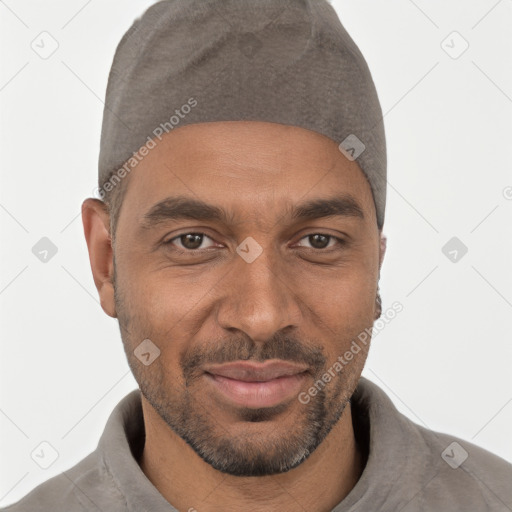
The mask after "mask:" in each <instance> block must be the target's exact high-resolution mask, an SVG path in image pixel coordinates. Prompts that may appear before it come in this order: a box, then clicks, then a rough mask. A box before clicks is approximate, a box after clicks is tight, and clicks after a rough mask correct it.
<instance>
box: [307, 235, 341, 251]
mask: <svg viewBox="0 0 512 512" xmlns="http://www.w3.org/2000/svg"><path fill="white" fill-rule="evenodd" d="M301 240H307V241H308V243H309V244H310V245H309V247H310V248H312V249H319V250H322V249H326V248H330V247H332V246H333V244H331V245H329V244H330V242H334V243H336V242H337V243H338V244H339V245H342V244H343V242H344V241H343V240H342V239H341V238H338V237H335V236H332V235H325V234H322V233H314V234H312V235H307V236H305V237H303V238H302V239H301ZM303 247H308V246H307V245H306V246H303Z"/></svg>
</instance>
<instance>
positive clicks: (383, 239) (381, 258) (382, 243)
mask: <svg viewBox="0 0 512 512" xmlns="http://www.w3.org/2000/svg"><path fill="white" fill-rule="evenodd" d="M387 242H388V240H387V238H386V236H385V235H384V234H383V233H382V232H381V233H380V251H379V275H380V269H381V267H382V262H383V261H384V255H385V254H386V247H387Z"/></svg>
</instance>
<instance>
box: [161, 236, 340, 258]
mask: <svg viewBox="0 0 512 512" xmlns="http://www.w3.org/2000/svg"><path fill="white" fill-rule="evenodd" d="M185 235H202V236H203V237H206V238H209V239H210V240H213V239H212V238H211V237H210V236H208V235H207V234H206V233H201V232H196V231H189V232H186V233H181V234H179V235H177V236H175V237H173V238H171V239H169V240H167V241H166V242H163V244H164V245H170V246H171V245H172V243H173V242H174V241H175V240H179V239H180V238H181V237H182V236H185ZM313 235H322V236H325V237H327V238H329V239H333V240H336V242H337V243H338V245H339V246H343V245H345V243H346V241H345V240H344V239H343V238H339V237H337V236H334V235H328V234H326V233H309V234H307V235H304V236H303V237H302V238H300V240H303V239H304V238H308V237H310V236H313ZM300 240H299V241H300ZM213 248H214V247H208V248H206V249H187V248H182V247H175V248H174V250H175V251H176V252H179V253H187V254H193V253H200V252H201V251H207V250H209V249H213ZM306 249H310V250H313V251H321V252H329V250H330V249H331V250H332V249H333V248H332V247H326V248H324V249H316V248H315V247H306Z"/></svg>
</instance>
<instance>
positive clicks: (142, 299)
mask: <svg viewBox="0 0 512 512" xmlns="http://www.w3.org/2000/svg"><path fill="white" fill-rule="evenodd" d="M125 179H126V180H128V181H127V182H126V183H125V186H127V187H128V188H127V190H126V195H125V197H124V201H123V204H122V207H121V211H120V216H119V223H118V226H117V232H116V242H115V246H114V248H112V245H111V238H110V234H109V216H108V212H107V210H106V209H105V206H104V204H103V203H102V202H101V201H99V200H97V199H94V198H88V199H86V200H85V201H84V203H83V205H82V219H83V225H84V233H85V237H86V240H87V245H88V249H89V257H90V262H91V268H92V272H93V276H94V281H95V284H96V287H97V289H98V292H99V296H100V300H101V306H102V308H103V310H104V311H105V313H107V314H108V315H109V316H111V317H113V318H117V319H118V321H119V325H120V330H121V336H122V340H123V344H124V348H125V352H126V356H127V359H128V363H129V365H130V368H131V370H132V372H133V374H134V377H135V379H136V380H137V382H138V384H139V387H140V389H141V392H142V406H143V413H144V422H145V429H146V443H145V446H144V450H143V453H142V456H141V458H140V460H139V464H140V466H141V469H142V470H143V471H144V473H145V474H146V476H147V477H148V478H149V479H150V480H151V482H152V483H153V484H154V485H155V487H156V488H157V489H158V490H159V491H160V493H161V494H162V495H163V496H164V497H165V498H166V499H167V500H168V501H169V502H170V503H172V505H173V506H175V507H176V508H178V509H179V510H190V509H192V510H193V509H196V510H197V511H198V512H210V511H223V512H226V511H235V510H237V511H238V510H247V511H250V510H265V511H278V510H279V511H280V512H286V511H292V510H293V511H296V510H302V509H303V510H315V511H330V510H331V509H332V508H333V507H334V506H335V505H336V504H338V503H339V502H340V501H341V500H342V499H343V498H344V497H345V496H346V495H347V494H348V493H349V492H350V490H351V489H352V488H353V487H354V485H355V484H356V482H357V480H358V479H359V477H360V475H361V473H362V471H363V469H364V464H365V460H364V457H363V455H362V450H361V449H360V448H359V447H358V445H357V443H356V441H355V437H354V427H353V420H352V411H351V406H350V397H351V395H352V394H353V392H354V390H355V388H356V386H357V382H358V380H359V377H360V375H361V372H362V369H363V366H364V363H365V361H366V358H367V354H368V348H369V344H368V345H367V346H365V347H363V349H362V350H361V351H360V352H359V353H357V354H356V355H355V356H354V358H353V359H352V361H350V364H347V365H346V366H344V367H343V370H342V371H339V372H336V373H335V377H334V378H332V380H331V381H330V382H329V383H327V384H326V385H325V387H324V388H323V389H322V390H321V391H319V392H318V393H317V394H316V395H315V396H311V400H310V401H309V402H308V403H307V404H305V403H301V401H299V400H298V397H297V396H294V397H293V398H292V399H290V400H287V401H285V402H282V403H281V404H279V405H278V406H276V407H269V408H259V409H254V408H248V407H243V406H236V405H234V404H232V403H231V402H229V401H228V400H226V399H225V398H224V397H223V396H222V395H221V394H219V392H218V391H217V390H216V389H214V387H213V386H212V385H211V383H210V382H209V381H208V380H207V379H206V378H205V373H204V365H206V364H207V363H212V362H215V363H218V362H227V361H235V360H241V359H244V360H245V359H249V360H251V361H265V360H268V359H282V360H285V361H292V362H300V363H306V364H307V365H308V369H309V373H308V375H307V377H306V379H305V380H304V383H303V386H302V388H301V391H307V390H308V389H309V388H310V387H311V386H312V385H313V384H314V383H315V382H316V381H317V380H318V379H319V378H320V377H321V376H322V374H324V373H325V372H326V371H327V370H328V368H330V367H332V365H333V364H334V363H335V361H336V360H337V358H338V357H339V356H340V355H343V354H344V353H345V352H346V351H347V350H348V349H349V348H350V344H351V342H352V340H354V339H356V337H357V335H358V334H359V333H360V332H362V331H363V330H364V329H365V328H368V327H371V326H372V325H373V321H374V319H375V318H376V317H378V314H379V313H378V307H377V303H376V295H377V285H378V279H379V274H380V266H381V264H382V260H383V257H384V253H385V247H386V245H385V243H386V240H385V237H384V236H383V235H382V233H381V232H380V231H379V230H378V228H377V222H376V215H375V206H374V203H373V198H372V194H371V189H370V186H369V184H368V182H367V181H366V178H365V176H364V174H363V173H362V171H361V169H360V168H359V166H358V165H357V163H356V162H351V161H349V160H348V159H346V158H345V157H344V156H343V154H342V153H341V152H340V151H339V150H338V147H337V144H336V143H335V142H334V141H332V140H331V139H329V138H328V137H325V136H323V135H320V134H318V133H315V132H312V131H309V130H305V129H302V128H299V127H295V126H285V125H280V124H277V123H265V122H255V121H251V122H248V121H231V122H217V123H202V124H196V125H187V126H183V127H181V128H179V129H177V130H175V131H173V132H170V133H169V134H167V135H166V136H165V138H164V139H163V141H162V142H161V143H159V144H158V145H157V147H156V148H154V149H153V150H151V152H150V153H149V154H148V156H146V157H145V158H144V160H143V161H141V162H140V163H139V164H138V165H137V166H136V167H135V168H134V170H132V171H131V173H130V174H129V175H128V177H127V178H125ZM347 194H349V195H350V196H351V197H352V198H353V199H354V200H355V201H356V202H357V203H358V204H359V206H360V208H361V210H362V212H363V217H364V218H360V217H358V216H355V215H343V216H330V217H323V218H316V219H305V220H304V219H302V220H298V219H293V218H292V217H291V216H290V214H289V212H290V211H291V209H292V208H293V207H294V206H296V205H297V204H298V203H302V202H304V201H306V200H311V199H330V198H333V197H341V196H346V195H347ZM178 195H179V196H184V197H187V198H191V199H197V200H202V201H205V202H207V203H209V204H211V205H214V206H217V207H222V208H223V209H225V210H226V211H227V212H229V216H228V219H226V222H221V221H217V220H204V219H201V220H188V219H180V220H176V219H174V220H173V219H167V220H165V221H162V222H159V223H158V224H156V225H154V226H152V227H151V228H145V229H144V228H143V227H142V220H143V216H144V214H145V213H146V212H148V211H149V210H150V209H151V208H152V207H153V205H155V204H156V203H158V202H159V201H161V200H163V199H165V198H167V197H170V196H178ZM187 233H202V234H204V235H206V236H203V237H201V236H199V237H194V236H192V237H191V236H190V235H189V237H183V236H182V237H181V238H180V236H178V235H186V234H187ZM314 235H317V237H316V238H315V236H314ZM318 235H324V237H322V236H320V238H318ZM247 237H252V238H253V239H254V240H255V241H256V242H257V243H258V244H259V246H260V247H261V249H262V253H261V254H260V255H259V256H258V257H257V258H256V259H255V260H254V261H252V262H251V263H248V262H247V261H245V260H244V259H243V258H242V257H240V255H239V254H238V253H237V251H236V248H237V246H239V245H240V244H241V243H242V242H243V241H244V240H245V239H246V238H247ZM325 237H326V238H325ZM334 237H339V238H341V239H342V240H343V241H344V242H343V243H339V242H337V240H336V239H335V238H334ZM170 240H173V241H172V242H171V243H170V244H165V242H169V241H170ZM180 249H181V250H182V251H185V254H181V253H179V252H178V251H179V250H180ZM145 339H150V340H151V341H152V343H154V345H155V346H157V347H158V349H159V350H160V354H159V356H158V357H157V358H156V359H155V360H154V361H153V362H152V363H151V364H149V365H147V366H146V365H144V364H142V363H141V361H140V360H139V359H138V358H137V357H136V356H135V355H134V350H135V349H136V348H137V346H138V345H139V344H140V343H141V342H142V340H145Z"/></svg>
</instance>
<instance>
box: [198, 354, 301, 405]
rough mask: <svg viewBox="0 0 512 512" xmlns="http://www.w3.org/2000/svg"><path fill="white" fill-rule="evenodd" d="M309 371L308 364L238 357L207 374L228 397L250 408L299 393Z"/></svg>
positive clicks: (273, 403)
mask: <svg viewBox="0 0 512 512" xmlns="http://www.w3.org/2000/svg"><path fill="white" fill-rule="evenodd" d="M308 374H309V372H308V370H307V368H306V367H304V366H299V365H296V364H293V363H289V362H287V361H270V362H266V363H264V364H261V363H252V362H250V361H237V362H234V363H228V364H224V365H217V366H215V365H213V366H210V367H208V368H207V369H206V371H205V377H206V378H207V379H208V381H209V382H210V384H211V385H212V387H213V388H214V390H215V392H216V393H218V394H219V395H220V396H222V398H223V399H224V400H226V401H228V402H230V403H231V404H234V405H237V406H239V407H250V408H263V407H274V406H276V405H279V404H280V403H282V402H284V401H285V400H289V399H290V398H292V397H293V396H297V395H298V393H299V392H300V389H301V387H302V386H303V383H304V380H305V379H306V377H307V375H308Z"/></svg>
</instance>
